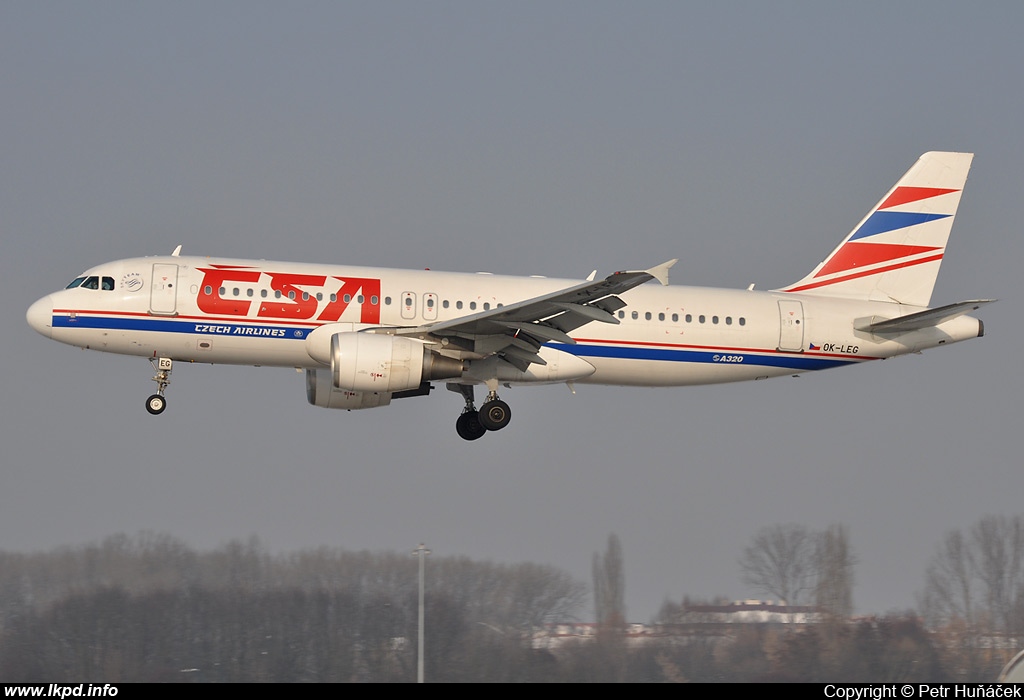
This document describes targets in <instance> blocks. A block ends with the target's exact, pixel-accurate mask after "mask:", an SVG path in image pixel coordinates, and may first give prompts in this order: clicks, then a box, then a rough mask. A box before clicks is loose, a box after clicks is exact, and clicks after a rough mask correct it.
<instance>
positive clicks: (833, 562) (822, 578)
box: [814, 524, 856, 618]
mask: <svg viewBox="0 0 1024 700" xmlns="http://www.w3.org/2000/svg"><path fill="white" fill-rule="evenodd" d="M854 564H856V557H854V555H853V551H852V550H851V549H850V543H849V538H848V537H847V535H846V528H845V527H844V526H842V525H838V524H836V525H830V526H829V527H828V529H827V530H825V531H824V532H822V533H821V534H820V535H818V536H817V545H816V547H815V555H814V569H815V579H816V584H815V587H814V597H815V603H816V604H817V606H818V607H819V608H821V609H822V610H824V611H826V612H828V613H829V614H831V615H832V616H834V617H836V618H846V617H848V616H849V615H850V613H852V612H853V567H854Z"/></svg>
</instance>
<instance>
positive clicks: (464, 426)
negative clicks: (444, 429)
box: [455, 411, 487, 440]
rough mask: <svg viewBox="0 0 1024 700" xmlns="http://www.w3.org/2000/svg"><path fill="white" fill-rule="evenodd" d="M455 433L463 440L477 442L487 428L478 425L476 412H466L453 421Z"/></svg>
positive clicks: (478, 420) (478, 418) (478, 416)
mask: <svg viewBox="0 0 1024 700" xmlns="http://www.w3.org/2000/svg"><path fill="white" fill-rule="evenodd" d="M455 432H457V433H458V434H459V437H460V438H462V439H463V440H478V439H480V438H482V437H483V436H484V433H486V432H487V428H485V427H484V426H482V425H480V415H479V414H478V413H477V412H476V411H466V412H465V413H463V414H462V415H461V416H459V419H458V420H457V421H455Z"/></svg>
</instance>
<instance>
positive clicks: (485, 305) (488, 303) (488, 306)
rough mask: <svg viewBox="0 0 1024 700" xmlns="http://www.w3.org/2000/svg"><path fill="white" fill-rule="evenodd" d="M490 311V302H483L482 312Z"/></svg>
mask: <svg viewBox="0 0 1024 700" xmlns="http://www.w3.org/2000/svg"><path fill="white" fill-rule="evenodd" d="M490 310H491V302H489V301H485V302H484V311H490Z"/></svg>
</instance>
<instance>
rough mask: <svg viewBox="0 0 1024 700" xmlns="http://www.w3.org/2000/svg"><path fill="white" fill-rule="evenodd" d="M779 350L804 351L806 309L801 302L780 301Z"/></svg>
mask: <svg viewBox="0 0 1024 700" xmlns="http://www.w3.org/2000/svg"><path fill="white" fill-rule="evenodd" d="M779 350H783V351H785V352H803V351H804V307H803V304H801V303H800V302H799V301H789V300H785V301H783V300H780V301H779Z"/></svg>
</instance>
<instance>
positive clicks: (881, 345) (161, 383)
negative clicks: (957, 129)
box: [26, 151, 995, 440]
mask: <svg viewBox="0 0 1024 700" xmlns="http://www.w3.org/2000/svg"><path fill="white" fill-rule="evenodd" d="M973 157H974V154H972V153H956V152H939V151H933V152H928V153H925V154H924V155H922V156H921V157H920V158H919V159H918V160H917V161H916V163H915V164H914V165H913V166H912V167H911V168H910V169H909V170H908V171H907V172H906V173H905V174H904V175H903V176H902V177H901V178H900V179H899V181H898V182H897V183H896V184H895V185H894V186H893V187H892V189H890V190H889V191H888V192H887V193H886V194H885V196H884V197H882V199H881V200H879V202H878V203H877V204H876V205H875V206H874V207H873V208H872V209H871V210H870V211H869V212H868V213H867V215H866V216H865V217H864V218H863V219H862V220H861V221H860V223H858V224H857V225H856V226H855V227H854V228H853V230H852V231H851V232H850V233H849V234H848V235H847V236H846V237H845V238H844V239H843V240H842V242H841V243H840V244H839V245H838V246H837V247H836V248H835V250H833V251H832V253H831V254H830V255H829V256H828V257H827V258H825V260H824V261H822V262H821V263H819V264H818V265H817V266H816V267H815V268H814V269H813V270H811V272H809V273H808V274H807V275H806V276H805V277H803V278H802V279H800V280H798V281H797V282H795V283H793V284H790V285H788V286H785V287H779V288H776V289H771V290H766V291H761V290H756V291H755V290H754V288H753V287H754V285H751V286H750V287H749V288H747V289H715V288H703V287H688V286H679V285H670V284H669V269H670V268H671V267H672V266H673V265H674V264H675V263H676V260H669V261H667V262H664V263H662V264H660V265H656V266H654V267H651V268H649V269H646V270H624V271H621V272H615V273H613V274H610V275H608V276H606V277H604V278H601V279H598V278H597V274H596V271H595V272H593V273H591V274H590V275H589V276H588V277H586V278H585V279H582V280H581V279H575V280H573V279H551V278H545V277H535V276H534V277H517V276H509V275H494V274H489V273H461V272H440V271H434V270H431V269H424V270H398V269H385V268H378V267H354V266H349V265H330V264H320V263H292V262H268V261H264V260H240V259H228V258H212V257H194V256H184V255H182V254H181V248H182V247H181V246H180V245H179V246H178V247H177V248H176V249H175V250H174V251H173V253H172V254H171V255H169V256H148V257H141V258H131V259H125V260H117V261H114V262H108V263H104V264H102V265H98V266H96V267H93V268H91V269H89V270H86V271H85V272H83V273H82V274H80V275H78V276H76V277H75V278H74V279H73V280H72V281H71V283H70V284H68V285H67V287H66V288H65V289H63V290H61V291H57V292H54V293H52V294H48V295H46V296H44V297H43V298H41V299H39V300H38V301H36V302H35V303H34V304H32V305H31V306H30V307H29V309H28V311H27V313H26V318H27V321H28V323H29V325H30V326H31V327H32V328H33V329H35V330H36V331H38V332H39V333H41V334H43V335H44V336H46V337H48V338H52V339H53V340H57V341H59V342H62V343H66V344H68V345H73V346H77V347H80V348H87V349H90V350H97V351H101V352H112V353H119V354H123V355H136V356H141V357H146V358H148V359H149V361H150V362H151V363H152V364H153V366H154V370H155V372H156V374H155V376H154V377H153V381H155V382H156V384H157V391H156V393H155V394H153V395H151V396H150V397H149V398H148V399H147V400H146V410H148V411H149V413H151V414H154V415H158V414H161V413H162V412H163V411H164V409H165V408H166V405H167V403H166V398H165V395H164V394H165V390H166V389H167V386H168V385H169V384H170V375H171V371H172V369H173V368H174V367H175V365H176V363H177V364H180V363H183V362H184V363H195V362H202V363H210V364H235V365H254V366H275V367H294V368H296V369H298V370H299V371H304V372H305V382H306V397H307V400H308V402H309V403H310V404H312V405H314V406H319V407H325V408H336V409H346V410H357V409H369V408H380V407H384V406H387V405H389V404H390V403H391V401H392V400H394V399H402V398H410V397H415V396H424V395H427V394H429V393H430V391H431V390H432V389H433V388H434V386H433V384H432V382H444V383H445V384H446V387H447V388H448V389H450V390H452V391H454V392H456V393H459V394H461V396H462V399H463V401H464V406H463V409H462V412H461V414H460V415H459V416H458V419H457V421H456V432H457V433H458V435H459V436H460V437H462V438H463V439H465V440H476V439H478V438H480V437H482V436H483V435H485V434H486V433H488V432H493V431H498V430H501V429H503V428H505V427H506V426H507V425H508V424H509V421H510V419H511V416H512V412H511V409H510V407H509V405H508V404H507V403H506V402H505V401H503V400H502V399H500V398H499V396H498V389H499V387H506V388H510V387H512V386H519V385H523V386H526V385H535V384H556V383H565V384H567V385H568V386H569V388H570V389H572V390H573V392H575V385H576V384H577V383H579V384H603V385H616V386H643V387H666V386H686V385H697V384H715V383H721V382H737V381H744V380H758V379H767V378H770V377H778V376H785V375H795V374H800V373H804V372H813V371H819V370H825V369H831V368H834V367H846V366H850V365H858V364H861V363H864V362H869V361H872V360H884V359H887V358H890V357H897V356H900V355H906V354H908V353H919V352H921V351H922V350H925V349H928V348H933V347H938V346H942V345H949V344H951V343H955V342H959V341H962V340H966V339H969V338H975V337H981V336H983V335H984V325H983V323H982V321H981V320H980V319H976V318H973V317H971V316H968V315H967V314H969V313H970V312H972V311H975V310H977V309H978V308H980V307H981V306H983V305H985V304H989V303H991V302H993V301H995V299H976V300H969V301H961V302H956V303H953V304H947V305H944V306H938V307H934V308H933V307H930V306H929V303H930V301H931V296H932V290H933V287H934V285H935V280H936V277H937V276H938V272H939V266H940V264H941V263H942V260H943V257H944V255H945V250H946V242H947V240H948V238H949V233H950V231H951V229H952V226H953V220H954V218H955V215H956V211H957V207H958V205H959V203H960V197H961V194H962V191H963V188H964V185H965V183H966V180H967V174H968V171H969V169H970V166H971V161H972V160H973ZM652 281H657V282H659V283H660V284H658V285H654V284H646V283H648V282H652ZM478 386H480V387H483V388H485V389H486V391H487V394H486V398H485V399H484V401H483V403H482V405H481V406H480V407H479V409H478V408H477V406H476V398H475V389H476V387H478Z"/></svg>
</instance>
